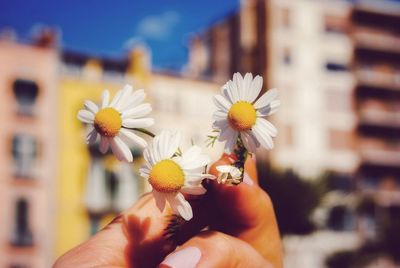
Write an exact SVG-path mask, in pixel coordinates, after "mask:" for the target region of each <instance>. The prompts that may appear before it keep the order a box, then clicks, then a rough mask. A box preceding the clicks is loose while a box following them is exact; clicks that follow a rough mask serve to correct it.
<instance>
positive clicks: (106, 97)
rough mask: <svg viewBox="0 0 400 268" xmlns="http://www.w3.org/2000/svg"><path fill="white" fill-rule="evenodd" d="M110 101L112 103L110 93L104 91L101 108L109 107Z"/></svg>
mask: <svg viewBox="0 0 400 268" xmlns="http://www.w3.org/2000/svg"><path fill="white" fill-rule="evenodd" d="M109 101H110V92H109V91H108V90H107V89H106V90H104V91H103V96H101V108H105V107H107V106H108V102H109Z"/></svg>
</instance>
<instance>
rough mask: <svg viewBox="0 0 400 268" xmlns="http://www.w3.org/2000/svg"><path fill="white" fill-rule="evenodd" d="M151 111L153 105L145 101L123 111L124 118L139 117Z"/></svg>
mask: <svg viewBox="0 0 400 268" xmlns="http://www.w3.org/2000/svg"><path fill="white" fill-rule="evenodd" d="M150 112H151V105H150V104H149V103H143V104H140V105H139V106H136V107H134V108H132V109H129V110H126V111H124V112H123V113H122V118H138V117H143V116H145V115H147V114H148V113H150Z"/></svg>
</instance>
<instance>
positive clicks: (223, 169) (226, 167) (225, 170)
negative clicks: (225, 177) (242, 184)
mask: <svg viewBox="0 0 400 268" xmlns="http://www.w3.org/2000/svg"><path fill="white" fill-rule="evenodd" d="M216 169H217V170H218V171H219V172H221V173H229V172H230V171H231V169H232V166H231V165H220V166H217V167H216Z"/></svg>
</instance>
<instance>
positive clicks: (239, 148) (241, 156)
mask: <svg viewBox="0 0 400 268" xmlns="http://www.w3.org/2000/svg"><path fill="white" fill-rule="evenodd" d="M235 154H236V157H237V160H236V161H235V162H234V163H233V166H235V167H236V168H238V169H239V170H240V172H241V175H240V181H238V182H237V183H235V182H234V181H233V182H232V183H233V184H234V185H239V184H240V183H242V182H243V177H244V163H245V162H246V158H247V155H248V152H247V149H246V147H244V145H243V142H242V139H241V138H240V137H239V138H238V140H237V142H236V149H235Z"/></svg>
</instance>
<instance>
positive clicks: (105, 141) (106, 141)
mask: <svg viewBox="0 0 400 268" xmlns="http://www.w3.org/2000/svg"><path fill="white" fill-rule="evenodd" d="M108 147H110V138H108V137H103V136H101V137H100V147H99V150H100V152H101V153H103V154H105V153H106V152H107V151H108Z"/></svg>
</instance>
